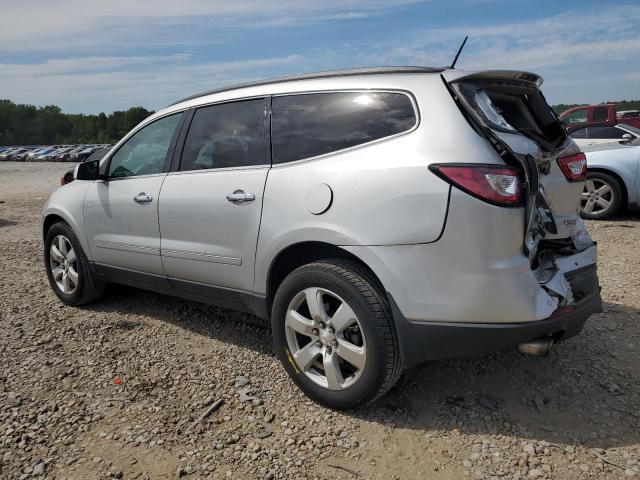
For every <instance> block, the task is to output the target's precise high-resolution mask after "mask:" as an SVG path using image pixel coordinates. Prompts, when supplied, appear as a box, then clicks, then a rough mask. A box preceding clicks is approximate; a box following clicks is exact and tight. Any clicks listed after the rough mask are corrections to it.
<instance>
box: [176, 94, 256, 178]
mask: <svg viewBox="0 0 640 480" xmlns="http://www.w3.org/2000/svg"><path fill="white" fill-rule="evenodd" d="M264 119H265V100H264V99H263V98H260V99H256V100H243V101H239V102H231V103H221V104H218V105H211V106H209V107H202V108H199V109H198V110H196V113H195V114H194V116H193V120H192V121H191V127H189V133H188V134H187V138H186V140H185V144H184V150H183V152H182V160H181V161H180V170H181V171H185V170H203V169H210V168H228V167H247V166H251V165H264V164H265V163H267V159H266V148H265V130H264Z"/></svg>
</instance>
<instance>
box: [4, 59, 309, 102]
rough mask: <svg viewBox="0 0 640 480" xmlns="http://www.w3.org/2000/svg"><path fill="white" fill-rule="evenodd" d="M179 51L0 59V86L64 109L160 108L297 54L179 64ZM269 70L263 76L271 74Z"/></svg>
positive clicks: (283, 64)
mask: <svg viewBox="0 0 640 480" xmlns="http://www.w3.org/2000/svg"><path fill="white" fill-rule="evenodd" d="M184 58H185V56H184V55H173V56H158V57H90V58H89V61H88V64H89V65H88V66H87V65H85V64H84V63H85V60H86V59H85V58H75V59H60V60H57V59H54V60H48V61H46V62H42V63H37V64H0V71H2V72H5V74H3V75H2V76H0V91H1V92H2V94H3V96H4V97H6V98H10V99H12V100H13V101H15V102H18V103H20V102H23V103H33V104H36V105H48V104H58V105H61V106H62V107H63V109H64V110H65V111H68V112H82V113H93V112H99V111H112V110H118V109H126V108H129V107H130V106H132V105H143V106H146V107H149V108H154V109H157V108H161V107H163V106H165V105H167V104H169V103H172V102H174V101H176V100H178V99H180V98H182V97H185V96H188V95H190V94H193V93H196V92H199V91H204V90H209V89H211V88H213V87H215V86H219V85H224V84H229V83H236V82H242V81H246V80H249V79H253V78H255V75H256V72H260V71H261V70H266V71H268V72H278V69H282V68H296V66H299V65H300V64H301V63H303V61H304V59H303V58H302V57H300V56H297V55H289V56H286V57H272V58H262V59H254V60H245V61H234V62H213V63H202V64H188V63H185V62H184V61H183V60H184ZM272 75H273V73H270V74H266V75H265V76H272Z"/></svg>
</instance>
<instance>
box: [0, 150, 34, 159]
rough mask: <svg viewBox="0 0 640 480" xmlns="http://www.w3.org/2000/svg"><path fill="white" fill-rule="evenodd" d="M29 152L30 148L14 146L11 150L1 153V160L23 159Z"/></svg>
mask: <svg viewBox="0 0 640 480" xmlns="http://www.w3.org/2000/svg"><path fill="white" fill-rule="evenodd" d="M28 152H29V150H28V149H27V148H24V147H20V148H12V149H10V150H6V151H4V152H2V153H0V160H3V161H7V162H19V161H23V160H24V158H25V157H26V155H27V153H28Z"/></svg>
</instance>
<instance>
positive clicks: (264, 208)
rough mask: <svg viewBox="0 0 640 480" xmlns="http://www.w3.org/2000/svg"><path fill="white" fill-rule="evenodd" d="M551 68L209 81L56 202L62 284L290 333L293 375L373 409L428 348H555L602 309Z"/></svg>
mask: <svg viewBox="0 0 640 480" xmlns="http://www.w3.org/2000/svg"><path fill="white" fill-rule="evenodd" d="M541 82H542V80H541V78H540V77H538V76H537V75H534V74H531V73H526V72H516V71H482V72H463V71H459V70H453V69H439V68H414V67H405V68H382V69H365V70H349V71H339V72H329V73H322V74H312V75H305V76H299V77H293V78H286V79H280V80H275V81H264V82H258V83H253V84H249V85H241V86H237V87H233V88H226V89H222V90H216V91H212V92H207V93H203V94H201V95H196V96H193V97H189V98H187V99H184V100H181V101H180V102H178V103H176V104H174V105H171V106H169V107H167V108H165V109H164V110H162V111H160V112H158V113H156V114H154V115H152V116H151V117H149V118H148V119H146V120H145V121H144V122H142V123H141V124H140V125H138V126H137V127H136V128H135V129H134V130H133V131H131V133H129V134H128V135H127V136H126V137H125V138H123V139H122V140H121V141H120V142H119V143H118V144H117V145H116V146H115V147H114V148H113V149H111V150H110V152H109V153H108V154H107V155H106V156H105V157H104V158H103V159H102V160H100V161H94V162H87V163H83V164H80V165H79V166H77V167H76V170H75V173H74V176H75V180H74V181H73V182H71V183H69V184H68V185H65V186H63V187H61V188H59V189H58V190H57V191H56V192H55V193H53V195H52V196H51V198H50V199H49V201H48V202H47V204H46V206H45V208H44V222H43V235H44V254H45V263H46V267H47V274H48V277H49V281H50V282H51V286H52V288H53V290H54V291H55V293H56V294H57V296H58V297H59V298H60V299H61V300H62V301H63V302H64V303H67V304H70V305H82V304H85V303H87V302H89V301H92V300H95V299H97V298H98V297H100V295H101V294H102V293H103V291H104V288H105V286H106V285H107V284H108V283H122V284H126V285H131V286H134V287H139V288H143V289H147V290H153V291H156V292H162V293H167V294H170V295H175V296H179V297H184V298H188V299H193V300H198V301H203V302H209V303H213V304H217V305H220V306H224V307H229V308H233V309H240V310H244V311H247V312H251V313H253V314H255V315H256V316H258V317H260V318H263V319H268V320H270V323H271V328H272V333H273V342H274V348H275V351H276V353H277V355H278V357H279V358H280V360H281V361H282V364H283V365H284V368H285V369H286V370H287V372H288V373H289V375H290V376H291V378H292V379H293V380H294V382H295V383H296V384H297V385H298V386H299V387H300V388H301V389H302V390H303V391H304V392H305V393H306V394H307V395H309V396H310V397H311V398H313V399H315V400H316V401H318V402H321V403H322V404H325V405H327V406H330V407H333V408H350V407H354V406H357V405H360V404H363V403H366V402H371V401H373V400H375V399H376V398H378V397H380V396H381V395H383V394H384V393H385V392H386V391H387V390H389V389H390V388H391V387H392V386H393V385H394V383H395V382H396V380H397V379H398V377H399V376H400V374H401V372H402V371H403V369H407V368H411V367H413V366H415V365H417V364H418V363H420V362H422V361H424V360H427V359H439V358H446V357H455V356H460V355H469V354H477V353H484V352H489V351H494V350H498V349H503V348H506V347H514V346H516V345H519V347H520V350H521V351H523V352H525V353H531V354H537V355H544V354H545V353H546V352H547V351H548V350H549V348H550V347H551V345H552V344H553V343H556V342H558V341H560V340H565V339H567V338H569V337H571V336H573V335H576V334H577V333H578V332H579V331H580V330H581V329H582V326H583V324H584V322H585V321H586V319H587V317H589V315H591V314H592V313H593V312H596V311H598V310H599V309H600V306H601V299H600V293H599V286H598V278H597V275H596V245H595V243H594V242H593V240H592V239H591V237H590V236H589V235H588V233H587V232H586V231H585V227H584V224H583V222H582V220H581V219H580V216H579V215H578V207H579V204H580V197H581V192H582V189H583V185H584V178H585V174H586V161H585V157H584V155H583V154H582V153H581V152H580V151H579V149H578V148H577V147H576V145H575V144H574V143H573V141H572V140H571V138H570V137H569V136H567V134H566V132H565V130H564V128H563V127H562V124H561V123H560V122H559V121H558V119H557V118H556V115H555V114H554V113H553V111H552V110H551V109H550V108H549V106H548V105H547V103H546V101H545V99H544V97H543V96H542V93H541V92H540V90H539V88H538V87H539V86H540V84H541Z"/></svg>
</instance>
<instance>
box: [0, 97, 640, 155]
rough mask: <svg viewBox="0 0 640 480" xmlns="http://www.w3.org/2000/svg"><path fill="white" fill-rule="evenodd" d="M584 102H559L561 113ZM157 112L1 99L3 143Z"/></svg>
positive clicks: (123, 125)
mask: <svg viewBox="0 0 640 480" xmlns="http://www.w3.org/2000/svg"><path fill="white" fill-rule="evenodd" d="M609 103H614V104H616V108H617V109H618V110H640V100H622V101H617V102H609ZM579 105H582V104H563V103H561V104H558V105H554V106H553V109H554V110H555V111H556V112H557V113H562V112H563V111H565V110H567V109H568V108H571V107H577V106H579ZM152 113H154V112H153V111H150V110H147V109H146V108H144V107H131V108H130V109H128V110H126V111H117V112H113V113H110V114H108V115H107V114H105V113H99V114H97V115H85V114H78V113H62V110H61V109H60V107H57V106H56V105H48V106H46V107H36V106H34V105H27V104H16V103H13V102H12V101H10V100H0V145H55V144H78V143H115V142H117V141H118V140H120V138H122V137H123V136H124V135H125V134H126V133H127V132H128V131H129V130H131V129H132V128H133V127H135V126H136V125H137V124H138V123H140V122H141V121H142V120H144V119H145V118H147V117H148V116H149V115H151V114H152Z"/></svg>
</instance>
